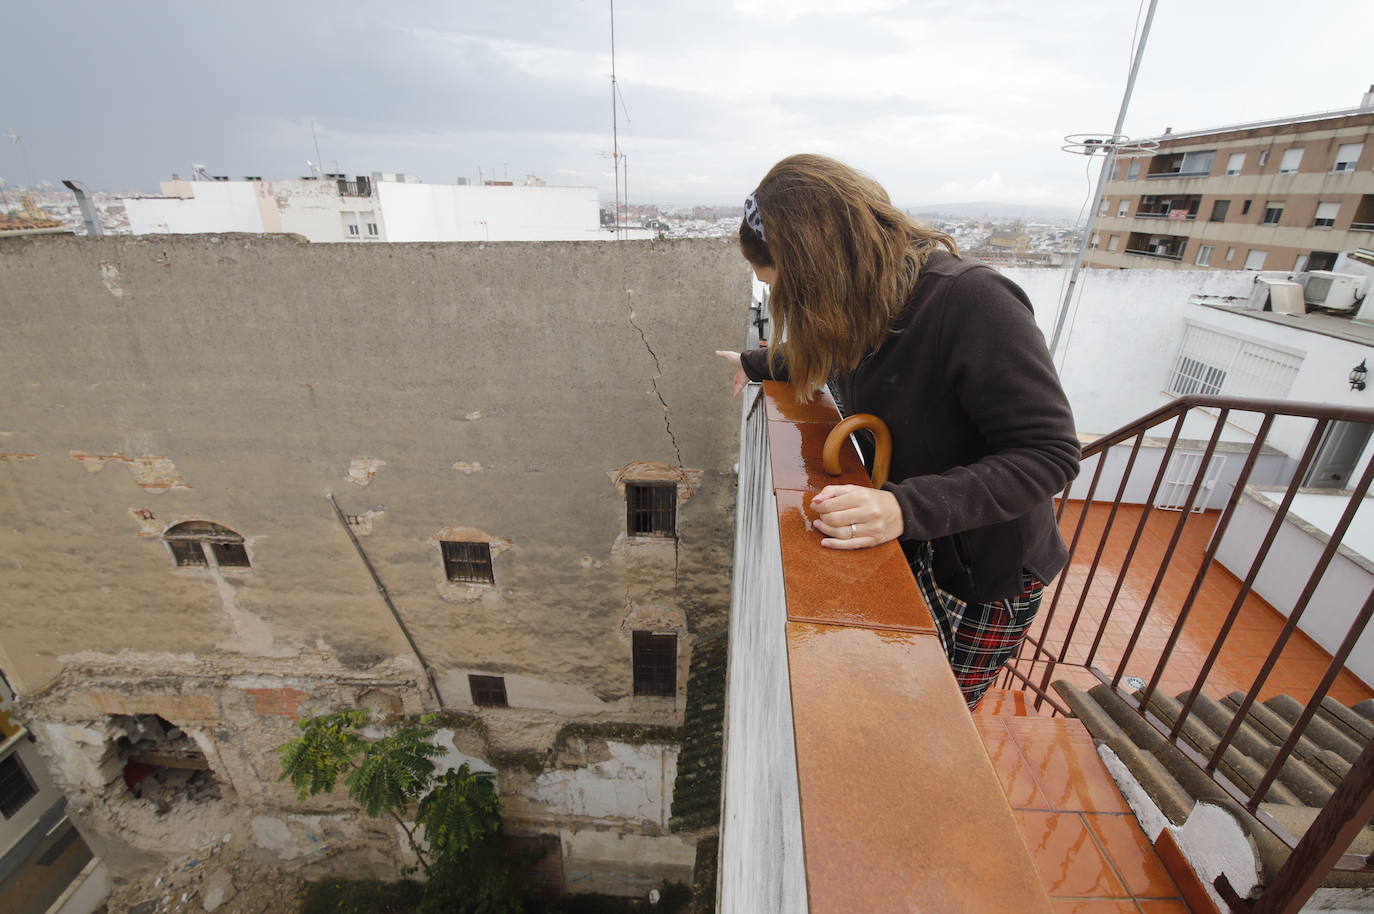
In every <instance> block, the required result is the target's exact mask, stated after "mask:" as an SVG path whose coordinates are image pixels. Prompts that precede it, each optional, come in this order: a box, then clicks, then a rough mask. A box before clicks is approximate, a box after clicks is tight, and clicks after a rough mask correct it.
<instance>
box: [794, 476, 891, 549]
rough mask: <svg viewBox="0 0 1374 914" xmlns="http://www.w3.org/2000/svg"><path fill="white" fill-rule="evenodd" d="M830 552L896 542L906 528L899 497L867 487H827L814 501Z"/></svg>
mask: <svg viewBox="0 0 1374 914" xmlns="http://www.w3.org/2000/svg"><path fill="white" fill-rule="evenodd" d="M811 507H812V508H814V509H815V511H816V513H817V514H819V515H820V518H819V519H818V520H817V521H816V522H815V524H814V526H815V528H816V529H817V530H819V531H820V532H821V533H824V534H825V538H824V539H822V540H821V545H822V546H825V547H826V548H827V549H868V548H870V547H872V546H879V545H882V544H883V543H886V542H889V541H890V540H895V539H896V538H897V537H899V536H901V535H902V530H903V529H904V527H905V525H904V523H903V521H902V509H901V507H900V506H899V505H898V504H897V497H896V496H895V495H893V494H892V493H891V492H888V491H887V490H886V489H870V488H868V487H867V486H826V487H825V488H824V489H821V491H820V494H819V495H817V496H816V497H815V498H813V499H811Z"/></svg>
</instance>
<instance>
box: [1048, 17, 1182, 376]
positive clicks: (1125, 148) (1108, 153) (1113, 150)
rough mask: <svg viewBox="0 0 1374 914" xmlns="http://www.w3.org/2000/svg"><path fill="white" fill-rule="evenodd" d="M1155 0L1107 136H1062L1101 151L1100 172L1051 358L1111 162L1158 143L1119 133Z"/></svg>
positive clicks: (1072, 147) (1075, 145) (1074, 148)
mask: <svg viewBox="0 0 1374 914" xmlns="http://www.w3.org/2000/svg"><path fill="white" fill-rule="evenodd" d="M1158 2H1159V0H1150V11H1149V12H1148V13H1146V14H1145V25H1144V27H1143V28H1142V29H1141V30H1140V40H1139V41H1138V42H1137V43H1136V46H1135V57H1134V58H1133V59H1132V61H1131V72H1130V74H1129V75H1128V76H1127V77H1126V92H1125V94H1123V95H1122V96H1121V108H1120V110H1119V111H1118V112H1117V114H1116V127H1115V128H1113V130H1112V135H1111V136H1110V137H1105V138H1103V137H1093V136H1091V135H1089V134H1077V135H1075V136H1069V137H1065V138H1064V139H1065V141H1066V143H1067V145H1065V146H1064V147H1063V148H1064V149H1065V150H1066V151H1069V152H1077V153H1081V154H1082V155H1095V154H1096V153H1098V152H1103V153H1105V155H1104V156H1103V159H1102V171H1101V172H1100V173H1099V174H1098V176H1097V189H1096V190H1095V191H1094V192H1093V200H1092V204H1091V205H1090V206H1089V207H1088V221H1087V223H1085V224H1084V226H1083V237H1082V238H1080V239H1079V241H1078V256H1077V257H1076V258H1074V262H1073V270H1072V271H1071V272H1070V273H1069V286H1068V289H1067V290H1066V291H1065V292H1064V300H1063V301H1062V302H1060V303H1059V311H1058V314H1056V315H1055V320H1054V335H1053V336H1051V337H1050V357H1051V358H1053V357H1054V353H1055V350H1056V349H1057V348H1058V346H1059V338H1060V337H1061V336H1062V335H1063V333H1064V322H1065V320H1067V319H1068V316H1069V303H1070V302H1071V301H1073V292H1074V286H1075V285H1076V284H1077V283H1078V274H1079V272H1080V271H1081V270H1082V269H1083V260H1084V258H1085V256H1086V255H1087V253H1088V243H1089V242H1090V241H1091V239H1092V233H1093V223H1094V222H1096V220H1097V210H1098V207H1099V206H1100V205H1101V203H1102V192H1103V190H1105V189H1106V184H1107V178H1108V177H1109V176H1110V175H1111V168H1112V162H1113V161H1115V160H1116V159H1117V158H1129V157H1134V156H1145V155H1150V154H1151V153H1153V152H1154V150H1155V149H1157V148H1159V143H1158V142H1157V141H1153V140H1147V141H1145V142H1140V143H1132V142H1130V140H1129V139H1128V138H1127V137H1125V136H1123V135H1122V133H1121V128H1122V126H1123V125H1124V124H1125V123H1126V109H1128V108H1129V107H1130V105H1131V93H1132V92H1134V91H1135V78H1136V75H1137V74H1138V73H1139V72H1140V60H1141V58H1143V57H1144V56H1145V40H1146V39H1147V38H1149V37H1150V23H1152V22H1153V21H1154V18H1155V5H1156V4H1157V3H1158Z"/></svg>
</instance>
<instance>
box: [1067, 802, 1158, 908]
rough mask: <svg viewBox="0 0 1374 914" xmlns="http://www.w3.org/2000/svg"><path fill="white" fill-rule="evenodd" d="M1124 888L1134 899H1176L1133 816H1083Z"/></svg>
mask: <svg viewBox="0 0 1374 914" xmlns="http://www.w3.org/2000/svg"><path fill="white" fill-rule="evenodd" d="M1083 819H1084V820H1085V821H1086V822H1087V823H1088V827H1089V828H1091V829H1092V830H1093V833H1094V834H1096V835H1097V837H1098V838H1099V839H1100V842H1101V844H1102V846H1103V847H1104V848H1106V850H1107V857H1108V858H1109V859H1110V860H1111V862H1112V863H1113V865H1115V866H1116V872H1117V874H1118V875H1119V876H1120V877H1121V879H1122V881H1123V882H1124V883H1125V884H1126V888H1127V889H1128V890H1129V891H1130V893H1131V894H1132V895H1134V896H1135V897H1137V898H1177V897H1178V887H1177V886H1175V885H1174V881H1173V879H1171V878H1170V877H1169V872H1168V871H1167V870H1166V869H1164V864H1163V863H1161V862H1160V860H1159V855H1158V854H1156V853H1155V849H1154V845H1153V844H1151V843H1150V839H1149V838H1147V837H1145V832H1143V831H1141V830H1140V823H1139V822H1138V821H1136V818H1135V816H1133V815H1124V816H1113V815H1105V814H1100V813H1084V814H1083Z"/></svg>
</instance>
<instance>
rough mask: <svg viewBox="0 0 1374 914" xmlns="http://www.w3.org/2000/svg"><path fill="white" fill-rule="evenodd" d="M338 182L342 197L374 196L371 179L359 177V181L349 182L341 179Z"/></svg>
mask: <svg viewBox="0 0 1374 914" xmlns="http://www.w3.org/2000/svg"><path fill="white" fill-rule="evenodd" d="M338 182H339V196H340V197H370V196H372V180H371V179H370V178H365V177H363V176H361V175H359V176H358V180H356V181H349V180H347V179H345V178H339V179H338Z"/></svg>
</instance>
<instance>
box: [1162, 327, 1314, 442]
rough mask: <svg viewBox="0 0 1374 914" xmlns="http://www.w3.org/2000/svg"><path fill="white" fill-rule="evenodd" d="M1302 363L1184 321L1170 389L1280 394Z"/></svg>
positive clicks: (1183, 393) (1177, 391)
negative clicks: (1186, 323)
mask: <svg viewBox="0 0 1374 914" xmlns="http://www.w3.org/2000/svg"><path fill="white" fill-rule="evenodd" d="M1301 366H1302V356H1300V355H1296V354H1294V353H1290V352H1284V351H1282V350H1279V349H1273V348H1270V347H1268V346H1263V345H1260V344H1259V343H1252V342H1250V341H1248V340H1243V339H1240V338H1238V337H1234V336H1230V335H1228V334H1225V333H1219V332H1217V331H1215V330H1209V329H1207V328H1204V327H1198V326H1189V327H1188V332H1187V334H1186V335H1185V336H1184V338H1183V344H1182V345H1181V346H1180V347H1179V352H1178V357H1177V358H1176V359H1175V361H1174V371H1173V375H1172V378H1171V380H1170V382H1169V392H1170V393H1171V394H1174V395H1175V396H1180V397H1183V396H1187V395H1189V394H1204V395H1208V396H1218V395H1222V394H1225V395H1227V396H1232V397H1265V398H1272V399H1276V400H1281V399H1283V398H1285V397H1287V396H1288V391H1289V390H1291V389H1292V387H1293V381H1294V380H1295V379H1296V378H1297V376H1298V369H1299V368H1300V367H1301ZM1237 418H1238V419H1239V417H1237ZM1233 421H1237V420H1233ZM1237 424H1241V425H1243V424H1244V423H1243V422H1240V421H1237Z"/></svg>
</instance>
